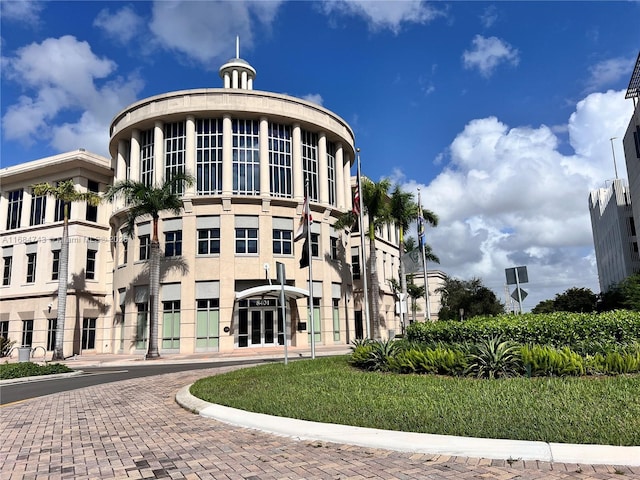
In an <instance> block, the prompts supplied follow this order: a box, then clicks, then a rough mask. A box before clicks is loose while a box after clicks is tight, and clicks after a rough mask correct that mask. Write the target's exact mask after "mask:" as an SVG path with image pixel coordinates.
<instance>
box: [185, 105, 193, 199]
mask: <svg viewBox="0 0 640 480" xmlns="http://www.w3.org/2000/svg"><path fill="white" fill-rule="evenodd" d="M185 135H186V137H187V138H186V139H185V152H184V154H185V159H184V161H185V170H186V173H188V174H190V175H196V119H195V117H194V116H193V115H187V122H186V125H185ZM195 194H196V185H195V184H194V185H192V186H190V187H187V189H186V191H185V196H187V197H192V196H194V195H195Z"/></svg>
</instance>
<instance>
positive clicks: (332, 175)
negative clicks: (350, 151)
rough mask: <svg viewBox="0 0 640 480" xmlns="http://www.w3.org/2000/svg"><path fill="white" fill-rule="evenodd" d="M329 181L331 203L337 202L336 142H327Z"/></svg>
mask: <svg viewBox="0 0 640 480" xmlns="http://www.w3.org/2000/svg"><path fill="white" fill-rule="evenodd" d="M327 181H328V183H329V205H335V204H336V144H335V143H333V142H327Z"/></svg>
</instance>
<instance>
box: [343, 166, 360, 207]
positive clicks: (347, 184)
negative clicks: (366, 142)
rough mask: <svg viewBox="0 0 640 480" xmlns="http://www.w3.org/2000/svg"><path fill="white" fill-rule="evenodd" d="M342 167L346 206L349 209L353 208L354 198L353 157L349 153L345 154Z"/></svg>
mask: <svg viewBox="0 0 640 480" xmlns="http://www.w3.org/2000/svg"><path fill="white" fill-rule="evenodd" d="M342 168H343V174H344V193H345V196H344V206H345V208H346V209H347V210H351V209H352V208H353V199H352V195H351V159H350V158H349V155H345V158H344V165H343V167H342ZM360 195H362V193H360Z"/></svg>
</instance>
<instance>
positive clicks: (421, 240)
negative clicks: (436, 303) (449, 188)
mask: <svg viewBox="0 0 640 480" xmlns="http://www.w3.org/2000/svg"><path fill="white" fill-rule="evenodd" d="M418 208H419V213H420V218H422V228H423V230H422V237H420V236H419V238H418V244H419V245H420V250H422V269H423V275H424V299H425V302H426V303H427V318H426V319H425V320H428V321H431V305H429V278H428V277H427V254H426V253H425V246H426V242H425V241H424V237H425V236H426V233H425V230H426V225H425V220H424V215H423V212H422V201H421V200H420V188H418Z"/></svg>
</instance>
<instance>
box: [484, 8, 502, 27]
mask: <svg viewBox="0 0 640 480" xmlns="http://www.w3.org/2000/svg"><path fill="white" fill-rule="evenodd" d="M497 20H498V10H497V9H496V6H495V5H489V6H488V7H487V8H485V9H484V11H483V12H482V15H480V22H481V23H482V26H483V27H484V28H491V27H492V26H493V24H494V23H496V21H497Z"/></svg>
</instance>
